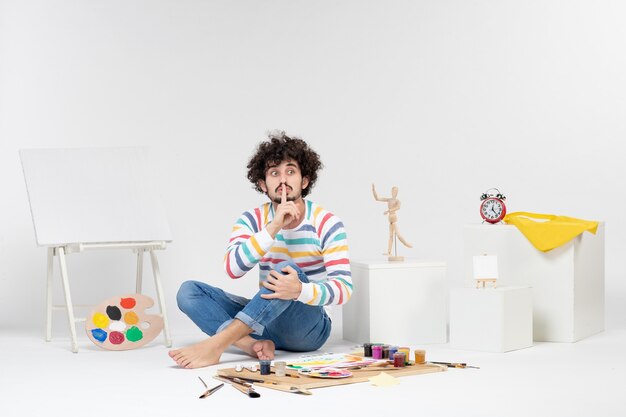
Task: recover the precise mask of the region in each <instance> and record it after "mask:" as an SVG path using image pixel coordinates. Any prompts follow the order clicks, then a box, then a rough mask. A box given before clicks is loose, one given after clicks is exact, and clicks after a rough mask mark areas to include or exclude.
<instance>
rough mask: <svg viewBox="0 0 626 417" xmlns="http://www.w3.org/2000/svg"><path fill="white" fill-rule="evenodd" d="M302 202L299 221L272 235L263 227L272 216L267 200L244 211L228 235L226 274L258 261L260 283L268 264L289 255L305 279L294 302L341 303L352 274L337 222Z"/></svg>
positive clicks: (242, 270) (245, 269)
mask: <svg viewBox="0 0 626 417" xmlns="http://www.w3.org/2000/svg"><path fill="white" fill-rule="evenodd" d="M304 203H305V207H306V213H305V215H304V219H303V220H302V222H301V223H300V225H299V226H298V227H296V228H294V229H283V230H281V231H279V232H278V233H277V234H276V238H275V239H274V238H272V236H271V235H270V234H269V232H267V230H266V229H265V226H266V225H267V224H268V223H270V222H271V221H272V219H273V218H274V207H273V206H272V204H271V203H269V202H268V203H265V204H264V205H262V206H261V207H258V208H255V209H252V210H248V211H246V212H244V213H243V214H242V215H241V217H239V219H238V220H237V222H236V223H235V226H234V227H233V230H232V233H231V235H230V241H229V244H228V250H227V252H226V256H225V257H224V267H225V269H226V272H227V273H228V275H229V276H230V277H231V278H240V277H242V276H243V275H244V274H245V273H246V272H248V271H249V270H251V269H252V268H254V266H255V265H256V264H259V279H260V281H261V282H262V281H264V280H265V279H266V277H267V274H268V273H269V271H270V270H271V269H272V267H273V265H275V264H278V263H280V262H283V261H289V260H291V261H294V262H295V263H296V264H297V265H298V266H299V267H300V268H301V269H302V270H303V271H304V273H305V274H306V275H307V277H308V278H309V281H310V282H309V283H302V292H301V293H300V297H298V299H297V300H298V301H301V302H303V303H306V304H309V305H320V306H327V305H333V304H344V303H346V302H347V301H348V299H349V298H350V295H351V294H352V275H351V272H350V260H349V257H348V242H347V238H346V232H345V231H344V228H343V223H342V222H341V220H339V218H338V217H337V216H335V215H334V214H332V213H330V212H329V211H327V210H324V209H323V208H322V207H320V206H318V205H317V204H315V203H313V202H311V201H309V200H304Z"/></svg>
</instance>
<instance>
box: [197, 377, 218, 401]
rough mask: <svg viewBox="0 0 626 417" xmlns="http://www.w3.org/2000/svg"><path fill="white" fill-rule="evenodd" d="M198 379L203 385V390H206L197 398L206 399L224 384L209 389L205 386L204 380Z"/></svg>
mask: <svg viewBox="0 0 626 417" xmlns="http://www.w3.org/2000/svg"><path fill="white" fill-rule="evenodd" d="M198 379H199V380H200V382H202V385H204V388H206V389H207V390H206V391H204V393H203V394H202V395H201V396H200V397H199V398H206V397H208V396H209V395H211V394H213V393H214V392H215V391H217V390H218V389H220V388H222V387H223V386H224V383H221V384H219V385H216V386H214V387H213V388H209V387H208V386H207V384H206V382H204V380H203V379H202V378H200V377H198Z"/></svg>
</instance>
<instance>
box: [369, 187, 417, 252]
mask: <svg viewBox="0 0 626 417" xmlns="http://www.w3.org/2000/svg"><path fill="white" fill-rule="evenodd" d="M372 194H374V199H375V200H376V201H384V202H386V203H387V210H386V211H385V212H384V213H383V214H387V215H388V219H389V243H388V245H387V252H386V253H383V255H387V256H388V257H387V259H389V260H390V261H392V262H402V261H404V256H398V242H397V241H398V240H400V242H402V244H403V245H404V246H406V247H407V248H412V247H413V246H411V244H410V243H409V242H407V241H406V240H405V239H404V237H402V235H401V234H400V231H399V230H398V225H397V224H396V223H397V222H398V215H397V214H396V212H397V211H398V210H400V200H398V198H397V196H398V187H392V188H391V197H379V196H378V193H377V192H376V187H375V186H374V184H372ZM392 246H393V248H394V252H393V255H392V254H391V248H392Z"/></svg>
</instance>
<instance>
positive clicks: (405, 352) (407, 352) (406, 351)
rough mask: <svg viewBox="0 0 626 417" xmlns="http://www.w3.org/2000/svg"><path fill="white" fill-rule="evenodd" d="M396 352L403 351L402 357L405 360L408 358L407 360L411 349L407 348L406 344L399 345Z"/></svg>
mask: <svg viewBox="0 0 626 417" xmlns="http://www.w3.org/2000/svg"><path fill="white" fill-rule="evenodd" d="M398 352H402V353H404V359H405V360H407V361H408V360H409V358H410V357H411V349H409V348H408V347H406V346H402V347H399V348H398Z"/></svg>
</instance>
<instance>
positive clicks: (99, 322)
mask: <svg viewBox="0 0 626 417" xmlns="http://www.w3.org/2000/svg"><path fill="white" fill-rule="evenodd" d="M91 320H92V321H93V324H94V325H95V326H96V327H99V328H100V329H106V328H107V327H108V326H109V318H108V317H107V316H105V315H104V314H102V313H96V314H94V315H93V318H92V319H91Z"/></svg>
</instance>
